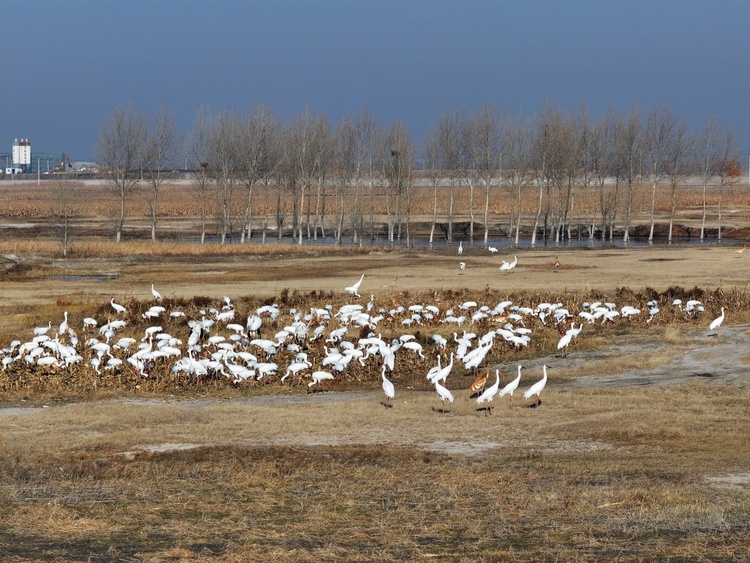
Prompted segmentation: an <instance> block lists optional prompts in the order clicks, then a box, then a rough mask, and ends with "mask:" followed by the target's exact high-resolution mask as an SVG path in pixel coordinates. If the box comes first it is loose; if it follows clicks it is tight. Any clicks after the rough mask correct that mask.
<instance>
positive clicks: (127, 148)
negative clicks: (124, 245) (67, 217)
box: [96, 106, 147, 242]
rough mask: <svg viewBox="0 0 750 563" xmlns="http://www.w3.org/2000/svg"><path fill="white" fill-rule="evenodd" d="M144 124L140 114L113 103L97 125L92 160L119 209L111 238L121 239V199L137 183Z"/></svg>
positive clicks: (123, 199)
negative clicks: (101, 171) (104, 176)
mask: <svg viewBox="0 0 750 563" xmlns="http://www.w3.org/2000/svg"><path fill="white" fill-rule="evenodd" d="M146 131H147V125H146V120H145V118H144V117H143V115H142V114H139V113H136V112H135V111H134V110H133V108H132V107H127V108H124V107H122V106H117V107H116V108H115V110H114V113H113V114H112V115H110V116H107V117H105V118H104V121H103V122H102V124H101V127H100V129H99V138H98V140H97V147H96V161H97V162H98V163H99V165H100V166H102V167H103V169H104V171H105V173H106V174H107V176H108V178H109V180H110V181H111V182H112V185H113V186H114V188H115V193H116V194H117V198H118V207H119V212H118V213H117V215H116V218H115V220H114V227H115V238H116V241H117V242H120V240H121V239H122V229H123V226H124V225H125V200H126V198H127V196H128V195H130V194H131V193H132V191H133V190H134V189H135V188H136V186H137V185H138V181H139V179H140V167H141V159H142V155H143V148H144V144H145V140H146Z"/></svg>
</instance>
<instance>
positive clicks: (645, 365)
mask: <svg viewBox="0 0 750 563" xmlns="http://www.w3.org/2000/svg"><path fill="white" fill-rule="evenodd" d="M44 244H45V243H44V242H43V241H42V242H40V243H36V242H28V241H27V242H24V241H16V240H13V241H11V240H4V241H2V242H0V253H2V254H8V253H13V254H15V255H16V256H15V258H12V259H8V258H6V259H5V261H4V262H3V266H4V274H3V275H2V277H1V278H0V289H2V291H0V314H2V316H3V319H4V321H3V324H2V326H1V327H0V347H3V346H6V345H7V343H8V342H10V340H12V339H15V338H19V339H23V340H25V339H28V338H30V334H31V330H32V328H33V327H35V326H40V325H46V324H47V322H48V321H51V322H52V325H53V327H56V326H57V325H58V324H59V323H60V322H61V321H62V319H63V312H64V311H68V312H69V317H70V318H69V322H70V325H71V326H73V327H75V329H76V331H78V333H79V336H82V335H83V334H84V332H83V330H82V322H83V318H84V317H86V316H89V315H91V316H94V317H95V318H97V319H98V320H99V322H100V323H104V322H106V320H107V318H110V317H112V318H113V317H114V315H113V311H112V309H111V308H110V306H109V301H110V299H114V300H115V301H117V302H119V303H123V304H125V305H127V307H128V308H129V309H130V311H131V312H130V316H129V318H128V322H129V323H130V326H129V328H128V329H127V330H130V331H132V334H133V335H134V336H135V337H137V339H138V340H140V338H141V337H142V336H143V329H144V327H146V326H148V323H147V322H146V321H145V320H144V319H142V318H141V317H140V313H141V312H143V311H145V310H146V309H147V308H148V306H150V305H151V304H152V303H153V298H152V296H151V284H152V283H154V284H155V286H156V287H157V289H159V291H160V292H161V293H162V295H163V297H164V300H163V303H164V305H165V306H166V307H167V308H169V309H177V308H180V309H183V310H185V311H186V312H188V314H189V316H192V317H193V318H195V317H199V316H200V314H199V311H198V309H199V308H201V307H202V308H204V309H207V308H209V307H211V306H213V307H216V308H219V309H220V308H221V306H222V303H223V300H222V298H223V297H224V296H229V297H230V298H231V300H232V302H233V303H234V306H235V307H236V310H237V312H238V319H239V321H238V322H241V323H243V324H244V318H245V317H246V316H247V315H248V314H250V313H252V312H254V311H255V309H256V308H257V307H259V306H261V305H263V304H270V303H273V302H276V303H278V304H279V306H280V308H281V309H282V310H284V311H288V310H289V309H291V308H293V307H294V308H298V309H299V310H301V311H306V310H308V309H309V307H311V306H313V305H315V306H318V307H321V306H323V305H324V304H331V305H332V308H333V310H336V309H338V308H339V307H341V306H342V305H344V304H346V303H352V302H356V303H361V304H363V305H364V304H366V303H367V302H368V301H369V300H370V296H371V295H372V296H373V303H374V304H375V306H376V307H383V308H385V309H386V310H389V309H391V308H393V307H397V306H398V305H403V306H405V307H406V306H408V305H411V304H413V303H423V304H427V303H434V304H436V305H437V306H438V307H439V308H440V310H441V311H445V310H446V309H448V308H457V307H458V306H459V305H460V304H461V303H462V302H465V301H467V300H470V299H473V300H475V301H476V302H477V303H479V304H487V305H489V307H494V306H495V305H496V304H497V303H498V302H499V301H501V300H505V299H508V300H512V301H513V302H514V303H518V304H522V305H527V304H531V305H533V304H537V303H541V302H542V301H549V302H554V301H555V300H559V301H560V302H563V303H564V304H565V305H566V306H567V307H569V308H570V309H571V311H576V312H577V311H578V310H580V308H581V307H582V302H583V301H587V300H593V299H596V300H601V301H607V300H612V301H614V302H616V303H617V305H618V307H619V306H622V305H624V304H626V303H631V304H634V305H635V306H637V307H640V308H643V309H644V313H643V315H642V316H641V317H639V318H638V319H636V320H634V321H633V322H628V321H626V320H624V319H618V320H617V322H616V323H612V324H607V325H604V326H602V325H601V324H600V323H597V324H596V325H588V324H586V325H585V326H584V329H583V332H582V333H581V335H580V336H579V337H578V338H577V339H576V340H577V341H576V342H575V344H574V345H572V346H571V349H570V351H569V352H568V354H567V356H566V357H562V355H561V354H560V352H558V350H557V349H556V347H555V344H556V342H557V339H558V337H559V333H558V330H557V328H555V327H554V325H553V323H552V322H551V320H548V322H547V325H542V324H541V323H540V322H539V321H538V320H535V321H534V322H533V323H532V322H527V324H528V325H529V327H530V328H532V329H533V331H534V336H533V339H532V342H533V345H532V346H529V347H528V348H527V349H524V350H522V351H520V352H515V351H513V350H512V349H509V348H499V347H498V349H497V351H496V352H495V353H494V355H492V356H491V357H490V360H489V361H488V363H489V364H491V365H492V366H493V367H494V366H495V365H497V366H500V367H503V368H504V370H505V372H504V373H503V374H502V378H503V384H504V383H505V382H507V381H508V380H509V379H511V378H512V376H513V375H514V374H515V366H516V364H518V363H521V364H523V365H524V366H525V368H526V369H525V371H524V372H523V378H522V381H521V385H520V387H519V392H517V393H516V396H515V398H514V405H513V408H509V407H508V403H507V402H506V401H507V399H505V398H504V399H502V400H499V399H498V400H496V401H495V403H496V404H495V408H494V410H493V412H492V416H487V410H486V408H485V407H481V408H480V406H478V405H477V404H476V402H475V401H474V400H472V399H471V398H470V397H469V395H470V391H469V389H468V387H469V384H470V383H471V382H472V379H473V374H471V373H470V372H468V371H465V370H463V366H460V367H459V366H457V367H456V368H455V369H454V371H453V372H452V374H451V376H450V377H449V378H448V380H447V386H448V387H449V388H450V389H451V390H452V391H453V393H454V395H455V398H456V400H455V402H454V403H452V404H448V405H447V411H448V412H447V413H445V414H442V413H441V412H440V411H441V404H440V401H439V398H438V396H437V395H436V394H435V391H434V389H432V388H431V387H430V386H429V385H428V384H427V382H426V381H425V379H424V374H425V373H426V371H427V369H428V368H429V367H430V366H431V365H432V364H433V363H434V362H433V358H434V356H435V352H436V348H435V347H434V346H433V347H430V342H431V341H430V336H431V335H432V334H433V333H434V332H439V333H442V334H444V335H445V336H448V337H449V336H452V332H454V331H458V332H459V334H460V333H461V332H462V331H463V330H473V331H475V332H476V333H477V334H483V333H484V332H486V331H487V330H490V329H493V328H499V327H500V326H501V324H500V323H497V324H495V323H487V322H485V323H484V324H483V323H479V324H476V325H471V324H469V323H467V324H464V325H462V326H460V327H458V326H447V325H444V324H435V325H433V326H424V327H412V328H411V329H409V328H406V327H404V326H403V325H400V323H398V322H395V321H393V322H387V321H383V323H382V324H381V325H379V326H378V328H377V329H376V330H377V331H378V332H382V335H383V338H384V339H387V340H390V339H391V338H394V337H397V336H398V335H399V334H402V333H405V332H412V333H418V334H419V336H418V340H419V341H420V342H422V343H423V344H424V345H425V356H426V358H427V359H425V360H417V359H414V360H409V361H406V360H402V359H400V360H399V362H398V363H397V364H396V366H397V368H396V370H395V371H394V373H393V374H392V376H391V380H392V381H393V382H394V384H395V386H396V397H395V399H394V401H393V406H392V407H390V408H387V407H386V406H384V401H383V393H382V391H381V390H380V383H379V381H380V379H379V378H380V371H379V370H378V369H376V368H373V369H362V370H359V368H358V369H357V370H352V372H351V373H350V374H348V375H347V376H346V377H342V378H340V380H339V381H336V382H334V383H333V384H329V385H328V391H326V392H315V393H306V391H307V390H308V387H307V385H306V381H307V380H306V379H303V382H302V383H301V384H300V383H294V380H293V378H292V379H290V380H289V381H288V382H287V383H285V384H280V383H278V377H276V378H275V379H273V380H272V381H271V383H260V382H247V383H246V384H242V385H231V384H230V383H228V382H227V381H226V380H225V379H224V378H223V377H222V378H220V379H218V380H207V381H205V382H203V383H202V384H201V385H187V384H185V382H184V381H178V380H176V379H174V378H170V377H169V375H168V374H169V372H168V370H165V371H164V372H163V374H164V375H163V376H162V379H161V380H160V381H157V380H158V378H155V379H154V378H152V379H151V380H150V381H146V380H140V381H137V380H135V379H133V378H132V377H127V378H120V380H119V381H118V380H117V378H115V377H111V376H110V377H104V376H103V377H101V378H96V377H94V376H93V375H92V372H91V370H90V369H89V368H83V367H82V368H81V369H80V371H75V372H74V373H75V374H76V375H74V376H63V375H60V374H58V373H55V372H47V373H46V374H41V375H40V374H39V373H37V374H36V375H33V376H32V374H31V372H26V371H24V370H23V369H22V368H20V367H19V366H16V365H15V364H14V365H12V366H10V368H9V369H8V370H4V371H3V372H2V373H3V375H2V377H1V378H0V381H1V382H2V392H1V393H0V398H1V399H2V402H3V403H2V404H3V407H2V408H0V428H2V434H3V440H2V441H0V459H1V460H2V461H0V474H1V475H2V483H3V485H2V498H3V502H2V504H0V519H1V521H2V523H3V525H2V526H1V527H0V553H1V554H2V555H3V559H4V560H8V561H74V560H75V561H80V560H90V561H113V560H115V561H250V560H253V561H396V560H409V561H411V560H422V559H427V560H431V559H435V560H438V561H498V560H502V561H540V560H546V561H551V560H565V561H599V560H615V561H643V560H672V561H688V560H689V561H700V560H710V561H750V547H748V544H747V536H748V532H749V530H748V521H750V472H749V470H748V466H747V460H748V459H750V442H748V440H747V435H748V432H749V431H750V419H748V417H747V413H748V412H750V385H748V377H747V365H748V360H749V359H750V354H749V353H748V352H747V351H748V350H750V346H749V345H750V296H748V295H747V292H746V284H747V280H749V279H750V256H745V254H744V253H739V254H738V253H737V252H736V250H737V249H738V247H736V246H722V245H718V244H710V245H703V246H699V247H694V246H674V247H670V248H666V247H652V248H628V249H622V248H603V249H587V250H583V249H582V250H554V249H545V248H539V249H536V250H523V251H519V253H518V266H517V268H516V269H515V270H512V271H511V272H509V273H502V272H500V271H499V269H498V266H499V264H500V261H501V260H512V258H513V257H512V256H508V255H507V254H508V253H507V252H506V253H503V252H500V253H498V255H494V256H493V255H491V254H489V253H488V252H487V251H486V250H484V249H479V248H468V249H466V250H465V252H464V254H463V255H462V257H461V258H460V260H462V261H464V262H465V263H466V269H465V270H464V271H462V272H460V271H459V270H458V267H457V265H458V261H459V258H458V256H456V254H455V251H453V250H441V251H431V252H430V251H411V250H410V251H398V250H391V249H386V248H383V249H374V250H367V251H362V250H347V249H337V248H327V247H326V248H322V249H319V248H309V247H306V248H304V249H302V250H300V249H297V248H294V249H289V248H283V247H278V248H275V249H273V250H272V251H269V249H268V248H267V247H262V246H257V247H256V246H253V245H247V247H246V248H244V249H243V250H241V251H238V250H233V251H226V250H225V249H222V248H220V247H203V248H201V249H200V250H193V248H194V246H195V245H192V246H191V247H190V249H187V248H186V246H185V245H182V246H179V245H169V244H160V243H157V244H151V243H127V244H125V243H124V244H123V245H122V246H116V245H113V244H110V245H99V246H97V245H96V244H94V243H90V242H86V241H80V242H79V243H77V244H78V249H77V251H76V253H74V258H71V259H65V260H63V259H60V258H57V257H55V254H54V252H51V251H50V250H49V247H45V246H44ZM87 244H88V245H90V246H86V245H87ZM34 245H38V246H36V247H35V246H34ZM556 258H557V259H558V260H559V263H560V264H559V267H558V268H555V266H554V262H555V259H556ZM361 274H365V278H364V281H363V283H362V286H361V288H360V292H361V293H362V296H363V297H362V299H361V300H360V299H357V298H353V297H351V296H350V295H348V294H346V293H345V292H344V291H343V288H344V287H346V286H348V285H351V284H352V283H354V282H355V281H356V280H357V279H358V278H359V276H360V275H361ZM651 297H656V298H658V299H659V306H660V308H661V309H662V311H661V313H660V316H659V317H657V318H656V320H655V321H654V322H651V323H646V322H645V319H646V318H647V316H648V315H647V314H646V313H645V310H646V305H645V302H646V301H647V300H648V299H650V298H651ZM674 297H681V298H682V299H683V300H687V299H689V298H696V299H700V300H701V301H702V303H703V304H704V305H705V308H706V310H705V313H704V314H703V315H702V316H700V317H698V318H692V317H691V318H689V319H688V318H686V316H685V315H684V314H683V313H682V311H679V310H677V309H676V308H675V307H673V306H672V305H671V301H672V299H673V298H674ZM721 306H725V307H726V308H727V320H726V322H725V325H724V326H723V327H722V328H721V332H720V335H719V336H718V337H716V338H709V337H708V336H707V335H708V334H709V331H708V324H709V322H710V321H711V319H713V318H714V317H715V316H717V315H718V313H719V308H720V307H721ZM165 328H166V329H167V330H169V331H170V332H173V333H174V334H175V335H178V336H179V337H180V338H182V339H186V338H187V335H188V334H189V329H187V327H186V325H185V322H184V321H183V323H182V324H179V323H177V322H171V323H170V324H168V325H165ZM270 328H273V329H274V330H279V329H280V328H281V326H275V325H273V324H272V325H271V326H270ZM126 332H127V331H125V332H123V334H125V333H126ZM352 332H353V334H351V335H350V339H352V340H354V341H356V338H358V337H359V336H358V331H352ZM128 334H130V333H128ZM118 336H119V335H118ZM83 339H84V338H82V340H83ZM330 345H331V344H328V346H330ZM321 349H322V343H320V344H316V345H310V346H309V348H308V353H309V354H310V357H311V358H315V360H316V361H318V360H319V359H320V357H321V355H322V350H321ZM404 357H405V356H404V355H402V354H401V353H400V354H399V358H404ZM283 359H284V360H285V361H287V357H284V358H283ZM443 359H444V360H447V357H446V355H444V356H443ZM279 363H280V364H281V363H282V362H281V361H280V362H279ZM543 364H548V365H550V366H552V369H551V370H550V374H549V376H550V379H549V383H548V385H547V387H546V388H545V390H544V393H543V394H542V397H541V398H542V405H541V407H540V408H538V409H532V408H525V407H526V406H527V405H529V404H530V403H532V401H531V400H524V399H523V398H522V395H521V393H520V391H522V390H524V389H526V388H528V386H529V385H531V383H533V382H534V381H536V380H537V379H538V378H539V377H540V376H541V366H542V365H543ZM316 369H317V368H316ZM279 375H280V374H279Z"/></svg>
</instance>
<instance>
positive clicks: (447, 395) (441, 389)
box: [435, 379, 453, 414]
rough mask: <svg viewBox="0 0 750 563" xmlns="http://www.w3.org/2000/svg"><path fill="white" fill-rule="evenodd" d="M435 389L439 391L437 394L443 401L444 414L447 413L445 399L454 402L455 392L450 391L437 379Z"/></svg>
mask: <svg viewBox="0 0 750 563" xmlns="http://www.w3.org/2000/svg"><path fill="white" fill-rule="evenodd" d="M435 391H437V394H438V395H439V396H440V400H441V401H442V403H443V409H442V410H443V414H445V401H448V402H449V403H452V402H453V394H452V393H451V392H450V391H448V389H446V388H445V387H443V386H442V385H440V382H439V381H438V380H437V379H436V380H435Z"/></svg>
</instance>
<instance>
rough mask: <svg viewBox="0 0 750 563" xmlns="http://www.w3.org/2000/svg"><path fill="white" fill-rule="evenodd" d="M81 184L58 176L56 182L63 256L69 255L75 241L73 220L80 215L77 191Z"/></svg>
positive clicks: (59, 232) (55, 195)
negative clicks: (76, 196)
mask: <svg viewBox="0 0 750 563" xmlns="http://www.w3.org/2000/svg"><path fill="white" fill-rule="evenodd" d="M79 188H80V185H79V184H77V183H75V182H71V181H69V180H66V179H65V177H64V176H58V177H57V179H56V182H55V193H54V198H55V203H56V204H57V218H58V220H59V230H58V238H59V241H60V245H61V246H62V255H63V258H65V257H67V256H68V250H69V249H70V245H71V243H72V241H73V220H74V218H75V217H76V216H77V215H78V206H77V205H76V199H75V193H76V191H77V190H78V189H79Z"/></svg>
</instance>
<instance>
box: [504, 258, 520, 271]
mask: <svg viewBox="0 0 750 563" xmlns="http://www.w3.org/2000/svg"><path fill="white" fill-rule="evenodd" d="M516 264H518V256H514V257H513V262H506V261H505V260H503V263H502V264H501V265H500V271H501V272H509V271H511V270H512V269H513V268H515V267H516Z"/></svg>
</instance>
